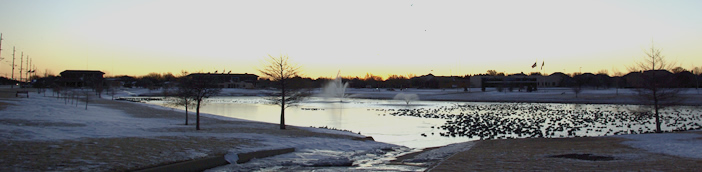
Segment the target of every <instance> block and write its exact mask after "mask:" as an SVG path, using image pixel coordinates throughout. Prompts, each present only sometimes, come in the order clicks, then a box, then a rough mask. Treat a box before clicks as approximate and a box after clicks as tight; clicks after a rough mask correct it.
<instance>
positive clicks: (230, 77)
mask: <svg viewBox="0 0 702 172" xmlns="http://www.w3.org/2000/svg"><path fill="white" fill-rule="evenodd" d="M188 77H195V78H197V77H207V78H208V79H212V80H215V82H216V85H217V86H218V87H219V88H249V89H250V88H255V87H256V81H257V80H258V75H254V74H248V73H244V74H227V73H193V74H190V75H188Z"/></svg>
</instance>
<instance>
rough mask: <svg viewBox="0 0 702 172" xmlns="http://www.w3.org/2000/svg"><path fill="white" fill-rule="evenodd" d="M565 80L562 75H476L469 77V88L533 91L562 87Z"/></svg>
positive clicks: (565, 76)
mask: <svg viewBox="0 0 702 172" xmlns="http://www.w3.org/2000/svg"><path fill="white" fill-rule="evenodd" d="M566 78H568V76H567V75H565V74H563V73H554V74H551V75H549V76H541V75H525V74H521V73H520V74H514V75H509V76H490V75H476V76H472V77H470V86H473V87H480V88H487V87H495V88H525V89H527V90H535V89H536V88H537V87H562V86H564V84H563V82H564V79H566Z"/></svg>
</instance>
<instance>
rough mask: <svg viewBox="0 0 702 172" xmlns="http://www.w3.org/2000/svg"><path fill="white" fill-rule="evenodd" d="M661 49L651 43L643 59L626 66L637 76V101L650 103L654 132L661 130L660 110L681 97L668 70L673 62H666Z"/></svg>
mask: <svg viewBox="0 0 702 172" xmlns="http://www.w3.org/2000/svg"><path fill="white" fill-rule="evenodd" d="M661 52H662V50H661V49H659V48H655V47H654V46H653V45H651V48H650V49H649V50H646V51H644V53H645V54H646V56H644V59H643V61H640V62H637V63H636V64H635V65H634V66H630V67H628V68H629V70H630V71H632V73H634V72H638V73H636V75H637V76H638V77H637V78H638V79H637V81H638V82H635V84H636V85H635V86H636V87H637V89H636V92H637V93H638V94H637V95H638V98H639V101H640V102H641V103H643V104H645V105H650V106H651V107H652V108H653V110H654V113H653V117H654V118H655V120H656V132H657V133H660V132H662V131H661V115H660V110H661V109H663V108H664V107H666V106H671V105H675V104H677V103H679V102H680V101H681V99H682V98H681V97H680V96H678V93H679V92H680V89H676V88H674V87H676V86H675V85H674V84H675V82H674V81H673V77H671V74H670V72H669V71H668V70H669V69H671V68H672V67H673V66H675V64H674V63H670V62H667V61H666V59H665V56H663V54H661Z"/></svg>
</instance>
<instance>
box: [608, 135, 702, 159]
mask: <svg viewBox="0 0 702 172" xmlns="http://www.w3.org/2000/svg"><path fill="white" fill-rule="evenodd" d="M616 137H621V138H626V139H631V141H624V142H623V143H624V144H626V145H629V146H631V147H634V148H639V149H643V150H646V151H649V152H655V153H662V154H668V155H673V156H680V157H688V158H698V159H702V135H700V134H695V133H651V134H637V135H620V136H616Z"/></svg>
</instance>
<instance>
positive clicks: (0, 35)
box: [0, 33, 2, 60]
mask: <svg viewBox="0 0 702 172" xmlns="http://www.w3.org/2000/svg"><path fill="white" fill-rule="evenodd" d="M0 60H2V33H0Z"/></svg>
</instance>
